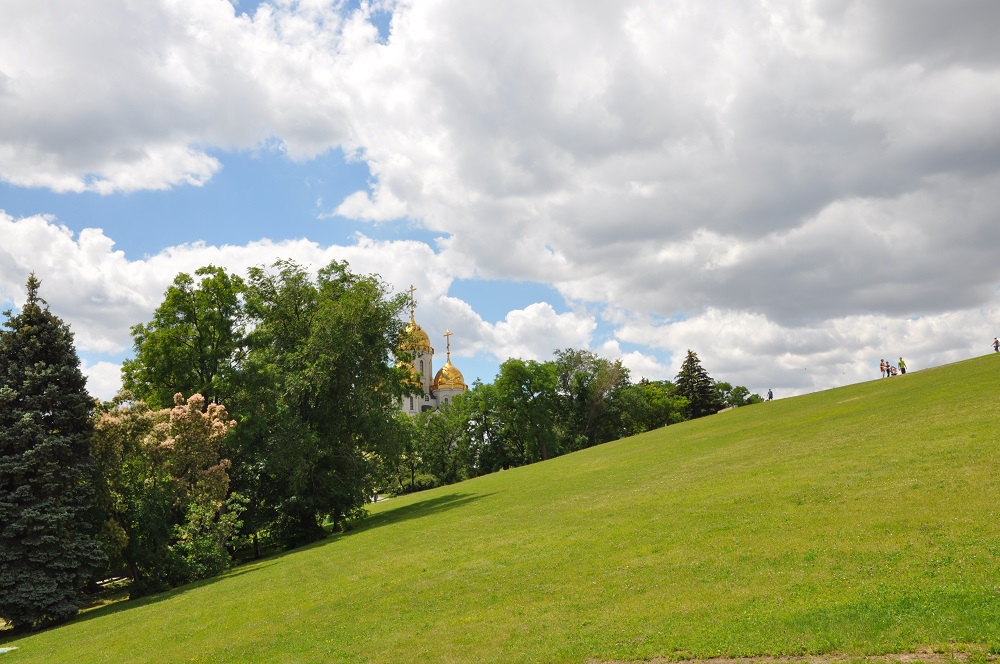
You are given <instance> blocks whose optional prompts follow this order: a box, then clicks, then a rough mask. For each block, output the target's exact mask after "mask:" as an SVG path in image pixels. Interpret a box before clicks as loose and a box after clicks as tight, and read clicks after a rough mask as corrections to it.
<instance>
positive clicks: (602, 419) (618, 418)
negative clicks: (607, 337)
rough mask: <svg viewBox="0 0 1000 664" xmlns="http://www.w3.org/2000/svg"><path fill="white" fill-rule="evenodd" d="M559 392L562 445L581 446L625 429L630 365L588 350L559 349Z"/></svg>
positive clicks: (614, 436) (613, 436)
mask: <svg viewBox="0 0 1000 664" xmlns="http://www.w3.org/2000/svg"><path fill="white" fill-rule="evenodd" d="M552 364H553V368H554V370H555V372H556V380H557V383H556V395H557V400H558V405H557V413H558V420H559V425H560V426H559V428H560V431H559V434H560V438H561V439H562V442H561V445H560V447H561V448H562V449H563V450H565V451H570V450H577V449H581V448H584V447H590V446H591V445H597V444H598V443H606V442H608V441H609V440H615V439H618V438H621V436H622V434H623V433H624V421H623V415H624V411H623V408H624V406H625V404H624V403H623V401H622V397H623V392H622V391H623V390H624V389H625V388H626V387H628V385H629V372H628V369H627V368H625V366H624V365H623V364H622V362H621V360H615V361H614V362H612V361H610V360H607V359H605V358H603V357H600V356H598V355H595V354H594V353H591V352H590V351H587V350H575V349H572V348H567V349H565V350H557V351H556V359H555V361H554V362H553V363H552Z"/></svg>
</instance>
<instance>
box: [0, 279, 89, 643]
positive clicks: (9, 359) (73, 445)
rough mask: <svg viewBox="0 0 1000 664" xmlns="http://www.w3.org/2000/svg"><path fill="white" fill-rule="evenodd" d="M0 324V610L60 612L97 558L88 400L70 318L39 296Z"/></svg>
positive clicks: (14, 619)
mask: <svg viewBox="0 0 1000 664" xmlns="http://www.w3.org/2000/svg"><path fill="white" fill-rule="evenodd" d="M39 285H40V282H39V280H38V279H36V278H35V275H34V274H32V275H31V277H29V279H28V300H27V302H26V303H25V305H24V308H23V309H22V310H21V313H20V314H19V315H17V316H11V312H10V311H7V312H4V313H5V316H6V317H7V321H6V322H4V324H3V327H4V328H6V329H0V617H3V618H4V619H6V620H7V621H8V622H9V623H11V624H12V625H13V626H14V628H15V629H17V630H27V629H34V628H38V627H43V626H46V625H49V624H53V623H57V622H61V621H64V620H67V619H69V618H71V617H72V616H74V615H75V614H76V612H77V611H78V610H79V607H80V601H79V593H78V590H79V589H80V588H81V587H83V586H84V585H85V584H86V583H87V582H88V581H90V580H91V579H92V578H93V574H94V573H95V572H96V571H97V570H99V569H100V567H101V565H102V564H103V563H104V554H103V552H102V550H101V547H100V546H99V544H98V543H97V540H96V539H95V537H94V533H95V530H96V527H95V524H96V523H98V519H97V514H96V510H95V507H94V484H93V475H92V472H93V471H92V468H93V466H92V464H91V462H90V455H89V439H90V430H91V429H90V427H91V424H90V408H91V400H90V397H89V396H88V394H87V391H86V379H85V378H84V376H83V373H82V372H81V371H80V360H79V358H78V357H77V355H76V350H75V348H74V347H73V335H72V333H71V332H70V330H69V327H68V326H67V325H66V324H65V323H63V322H62V321H61V320H60V319H59V318H58V317H56V316H55V315H54V314H52V313H50V312H49V308H48V305H47V304H46V303H45V301H44V300H42V299H41V298H39V297H38V287H39Z"/></svg>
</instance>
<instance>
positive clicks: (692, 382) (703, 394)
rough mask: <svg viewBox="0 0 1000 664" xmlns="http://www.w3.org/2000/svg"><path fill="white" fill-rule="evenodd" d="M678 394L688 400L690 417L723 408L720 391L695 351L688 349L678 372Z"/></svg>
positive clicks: (701, 415)
mask: <svg viewBox="0 0 1000 664" xmlns="http://www.w3.org/2000/svg"><path fill="white" fill-rule="evenodd" d="M676 388H677V394H679V395H681V396H683V397H686V398H687V400H688V417H690V418H692V419H694V418H696V417H704V416H705V415H711V414H712V413H716V412H718V411H719V410H720V409H721V408H722V403H721V401H720V400H719V393H718V391H717V390H716V389H715V381H713V380H712V378H711V376H709V375H708V372H707V371H705V368H704V367H702V366H701V361H700V360H699V359H698V355H697V354H695V352H694V351H692V350H688V352H687V357H686V358H684V363H683V364H682V365H681V370H680V371H679V372H677V378H676Z"/></svg>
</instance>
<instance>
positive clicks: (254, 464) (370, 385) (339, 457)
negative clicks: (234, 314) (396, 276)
mask: <svg viewBox="0 0 1000 664" xmlns="http://www.w3.org/2000/svg"><path fill="white" fill-rule="evenodd" d="M274 268H275V269H276V270H277V271H276V272H274V273H271V272H267V271H265V270H263V269H261V268H253V269H251V270H250V277H249V281H248V285H247V289H246V306H247V314H248V320H249V322H250V324H251V325H252V330H253V331H252V332H251V333H250V335H249V337H248V352H247V355H246V359H245V363H244V367H243V370H242V375H241V377H240V391H239V399H238V401H237V404H238V409H237V412H238V414H239V415H240V417H241V419H242V420H243V421H244V422H245V427H241V429H244V431H242V432H241V433H240V435H238V436H237V437H236V438H235V439H234V446H235V450H236V453H237V459H238V460H239V462H240V465H241V467H242V469H244V472H240V473H239V487H240V491H241V493H244V494H245V495H246V496H247V498H248V499H249V504H250V506H251V511H252V514H251V516H252V517H253V520H252V525H253V527H254V528H261V527H264V526H265V519H266V523H267V524H268V525H267V527H268V528H269V529H270V530H272V531H273V532H274V533H276V534H277V536H278V537H279V539H280V541H281V542H282V543H283V544H284V545H286V546H294V545H297V544H301V543H304V542H308V541H312V540H315V539H317V538H319V537H321V536H322V535H323V530H322V528H321V523H322V521H323V520H324V518H326V517H329V518H330V520H331V522H332V523H333V526H334V529H336V528H338V527H341V526H343V525H344V524H345V522H346V520H348V519H350V518H351V517H352V516H354V515H357V514H358V513H359V510H360V509H361V508H362V507H363V506H364V505H365V504H366V503H367V502H369V500H370V499H371V497H372V496H373V495H374V493H375V491H376V485H377V484H378V483H379V476H380V473H381V470H380V468H381V466H382V465H383V464H384V461H383V458H384V457H392V456H393V454H394V453H395V450H396V448H397V447H398V445H397V444H396V441H397V440H398V435H399V429H398V427H397V426H395V425H394V424H393V415H394V414H395V412H396V411H397V410H398V403H397V399H398V398H399V396H400V395H401V394H402V393H403V386H402V380H401V379H402V373H401V371H400V370H398V369H396V368H394V366H393V362H392V359H393V352H394V350H395V349H396V347H397V346H398V342H399V336H400V334H401V332H402V323H401V322H400V313H401V312H402V310H403V308H404V306H405V303H406V300H405V297H403V296H397V297H390V296H389V294H388V287H387V285H386V284H384V283H383V282H381V281H380V280H378V279H377V278H376V277H372V276H365V277H362V276H358V275H355V274H353V273H351V272H350V270H349V269H348V266H347V264H346V263H341V262H336V261H335V262H333V263H331V264H330V265H328V266H327V267H325V268H323V269H322V270H320V271H319V273H318V275H317V277H316V280H315V282H314V281H313V280H312V279H311V278H310V277H309V275H308V274H307V272H306V271H305V269H303V268H302V267H300V266H298V265H296V264H294V263H291V262H278V263H276V264H275V265H274ZM261 516H263V517H265V518H264V519H261V518H259V517H261Z"/></svg>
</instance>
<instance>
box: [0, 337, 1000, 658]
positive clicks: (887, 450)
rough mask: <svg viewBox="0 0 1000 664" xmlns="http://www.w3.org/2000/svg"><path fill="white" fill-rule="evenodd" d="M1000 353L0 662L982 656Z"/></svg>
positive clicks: (396, 505) (235, 576)
mask: <svg viewBox="0 0 1000 664" xmlns="http://www.w3.org/2000/svg"><path fill="white" fill-rule="evenodd" d="M998 386H1000V356H997V355H990V356H986V357H983V358H978V359H974V360H970V361H967V362H961V363H958V364H953V365H949V366H946V367H941V368H937V369H931V370H925V371H919V372H915V373H910V374H908V375H906V376H900V377H896V378H892V379H885V380H873V381H871V382H868V383H864V384H860V385H852V386H849V387H844V388H840V389H835V390H829V391H825V392H820V393H816V394H810V395H806V396H802V397H797V398H794V399H785V400H779V401H775V402H771V403H764V404H758V405H755V406H749V407H746V408H741V409H738V410H734V411H729V412H726V413H722V414H719V415H714V416H711V417H708V418H704V419H702V420H697V421H693V422H687V423H684V424H681V425H676V426H672V427H668V428H666V429H661V430H659V431H655V432H651V433H648V434H645V435H642V436H638V437H634V438H629V439H626V440H621V441H617V442H614V443H609V444H606V445H602V446H600V447H597V448H592V449H589V450H585V451H583V452H580V453H577V454H573V455H569V456H566V457H561V458H559V459H555V460H552V461H548V462H545V463H541V464H537V465H534V466H529V467H525V468H520V469H516V470H511V471H506V472H501V473H497V474H494V475H491V476H488V477H482V478H479V479H476V480H473V481H469V482H465V483H463V484H459V485H454V486H450V487H444V488H441V489H438V490H434V491H429V492H425V493H421V494H417V495H413V496H409V497H405V498H397V499H392V500H389V501H385V502H384V503H379V504H378V505H377V506H375V507H374V508H373V509H372V515H371V516H370V517H369V518H368V519H367V521H366V522H365V523H364V524H363V526H362V527H360V528H358V529H356V530H354V531H353V532H350V533H348V534H346V535H341V536H337V537H333V538H330V539H328V540H326V541H324V542H322V543H320V544H318V545H315V546H312V547H310V548H307V549H304V550H298V551H294V552H291V553H288V554H286V555H282V556H277V557H274V558H270V559H267V560H264V561H261V562H259V563H257V564H253V565H248V566H245V567H241V568H239V569H236V570H234V571H232V572H231V573H230V574H228V575H226V576H224V577H222V578H220V579H215V580H211V581H208V582H203V583H198V584H193V585H190V586H187V587H184V588H181V589H178V590H176V591H173V592H170V593H166V594H163V595H159V596H156V597H153V598H149V599H147V600H145V601H139V602H131V603H123V604H118V605H113V606H111V607H108V608H105V609H98V610H95V611H91V612H88V613H86V614H84V615H82V616H81V617H80V618H78V619H77V620H75V621H74V622H72V623H70V624H68V625H65V626H63V627H60V628H57V629H54V630H50V631H48V632H44V633H41V634H37V635H33V636H30V637H26V638H21V639H19V640H10V639H9V638H8V639H7V640H5V642H2V643H0V646H8V647H9V646H17V647H18V648H19V649H18V650H17V651H14V652H11V653H9V654H5V655H0V664H7V662H11V663H12V664H13V662H124V661H147V662H162V661H177V662H180V661H184V662H222V661H234V662H235V661H268V662H328V661H378V662H415V661H451V662H487V661H489V662H493V661H498V662H499V661H502V662H518V661H525V662H537V661H546V662H548V661H553V662H585V661H608V660H634V659H643V658H652V657H658V656H659V657H668V658H691V657H696V658H707V657H713V656H717V655H729V656H747V655H762V654H769V655H799V654H806V653H830V652H839V653H845V654H847V655H851V656H861V655H866V654H867V655H874V654H884V653H902V652H909V651H913V650H915V649H918V648H926V647H931V648H937V649H944V650H946V651H951V650H956V649H957V650H965V651H968V652H971V653H972V659H973V660H974V661H977V660H978V661H985V660H986V659H987V657H988V655H989V654H990V653H997V652H998V651H1000V565H998V563H1000V453H998V443H1000V435H998V434H1000V389H998Z"/></svg>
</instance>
